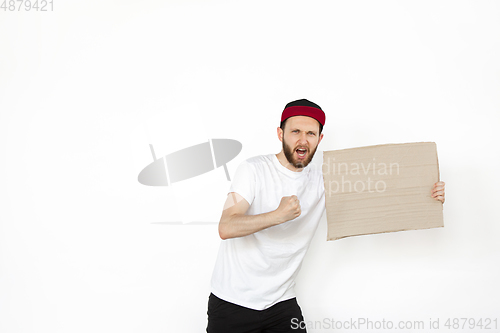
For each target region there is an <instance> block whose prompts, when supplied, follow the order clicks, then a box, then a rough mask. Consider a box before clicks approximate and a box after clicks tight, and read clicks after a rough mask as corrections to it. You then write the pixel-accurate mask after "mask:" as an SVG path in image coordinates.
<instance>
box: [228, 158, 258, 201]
mask: <svg viewBox="0 0 500 333" xmlns="http://www.w3.org/2000/svg"><path fill="white" fill-rule="evenodd" d="M255 182H256V177H255V169H254V167H253V165H252V164H251V163H249V162H247V161H243V162H241V163H240V165H239V166H238V168H237V169H236V173H235V174H234V176H233V180H232V182H231V186H230V188H229V193H231V192H236V193H238V194H239V195H241V196H242V197H243V198H245V200H246V201H248V203H249V204H250V205H251V204H252V202H253V199H254V198H255Z"/></svg>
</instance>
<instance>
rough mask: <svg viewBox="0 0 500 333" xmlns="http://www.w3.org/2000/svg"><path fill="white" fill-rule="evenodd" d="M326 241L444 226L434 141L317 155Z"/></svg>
mask: <svg viewBox="0 0 500 333" xmlns="http://www.w3.org/2000/svg"><path fill="white" fill-rule="evenodd" d="M322 169H323V180H324V184H325V198H326V218H327V221H328V237H327V240H336V239H340V238H344V237H349V236H357V235H367V234H376V233H382V232H393V231H403V230H416V229H429V228H437V227H444V223H443V204H442V203H441V202H440V201H438V200H436V199H434V198H432V197H431V189H432V188H433V186H434V183H436V182H438V181H439V168H438V158H437V149H436V143H434V142H414V143H403V144H385V145H376V146H367V147H359V148H352V149H342V150H331V151H324V152H323V165H322Z"/></svg>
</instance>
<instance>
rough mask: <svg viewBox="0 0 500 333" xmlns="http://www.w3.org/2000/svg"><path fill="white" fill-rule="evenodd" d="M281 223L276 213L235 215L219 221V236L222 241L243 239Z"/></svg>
mask: <svg viewBox="0 0 500 333" xmlns="http://www.w3.org/2000/svg"><path fill="white" fill-rule="evenodd" d="M280 223H282V221H280V219H279V217H278V214H277V212H276V211H272V212H268V213H263V214H258V215H244V214H236V215H231V216H228V217H227V218H225V219H221V221H220V222H219V235H220V238H222V239H228V238H235V237H243V236H247V235H250V234H253V233H255V232H257V231H260V230H263V229H266V228H269V227H272V226H274V225H278V224H280Z"/></svg>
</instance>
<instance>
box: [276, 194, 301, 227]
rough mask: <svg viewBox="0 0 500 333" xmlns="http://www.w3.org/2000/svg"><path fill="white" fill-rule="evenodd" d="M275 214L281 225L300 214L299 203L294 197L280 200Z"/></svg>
mask: <svg viewBox="0 0 500 333" xmlns="http://www.w3.org/2000/svg"><path fill="white" fill-rule="evenodd" d="M276 214H277V216H278V219H279V221H280V222H281V223H284V222H286V221H290V220H293V219H294V218H297V217H299V216H300V214H301V210H300V202H299V199H298V198H297V196H296V195H292V196H289V197H283V198H281V202H280V205H279V207H278V208H277V209H276Z"/></svg>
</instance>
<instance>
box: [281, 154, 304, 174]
mask: <svg viewBox="0 0 500 333" xmlns="http://www.w3.org/2000/svg"><path fill="white" fill-rule="evenodd" d="M276 157H277V158H278V161H279V162H280V163H281V165H282V166H284V167H285V168H287V169H288V170H291V171H294V172H302V170H304V168H296V167H294V166H293V164H292V163H290V162H288V160H287V159H286V156H285V153H284V152H283V150H281V151H280V152H279V153H278V154H276Z"/></svg>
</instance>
